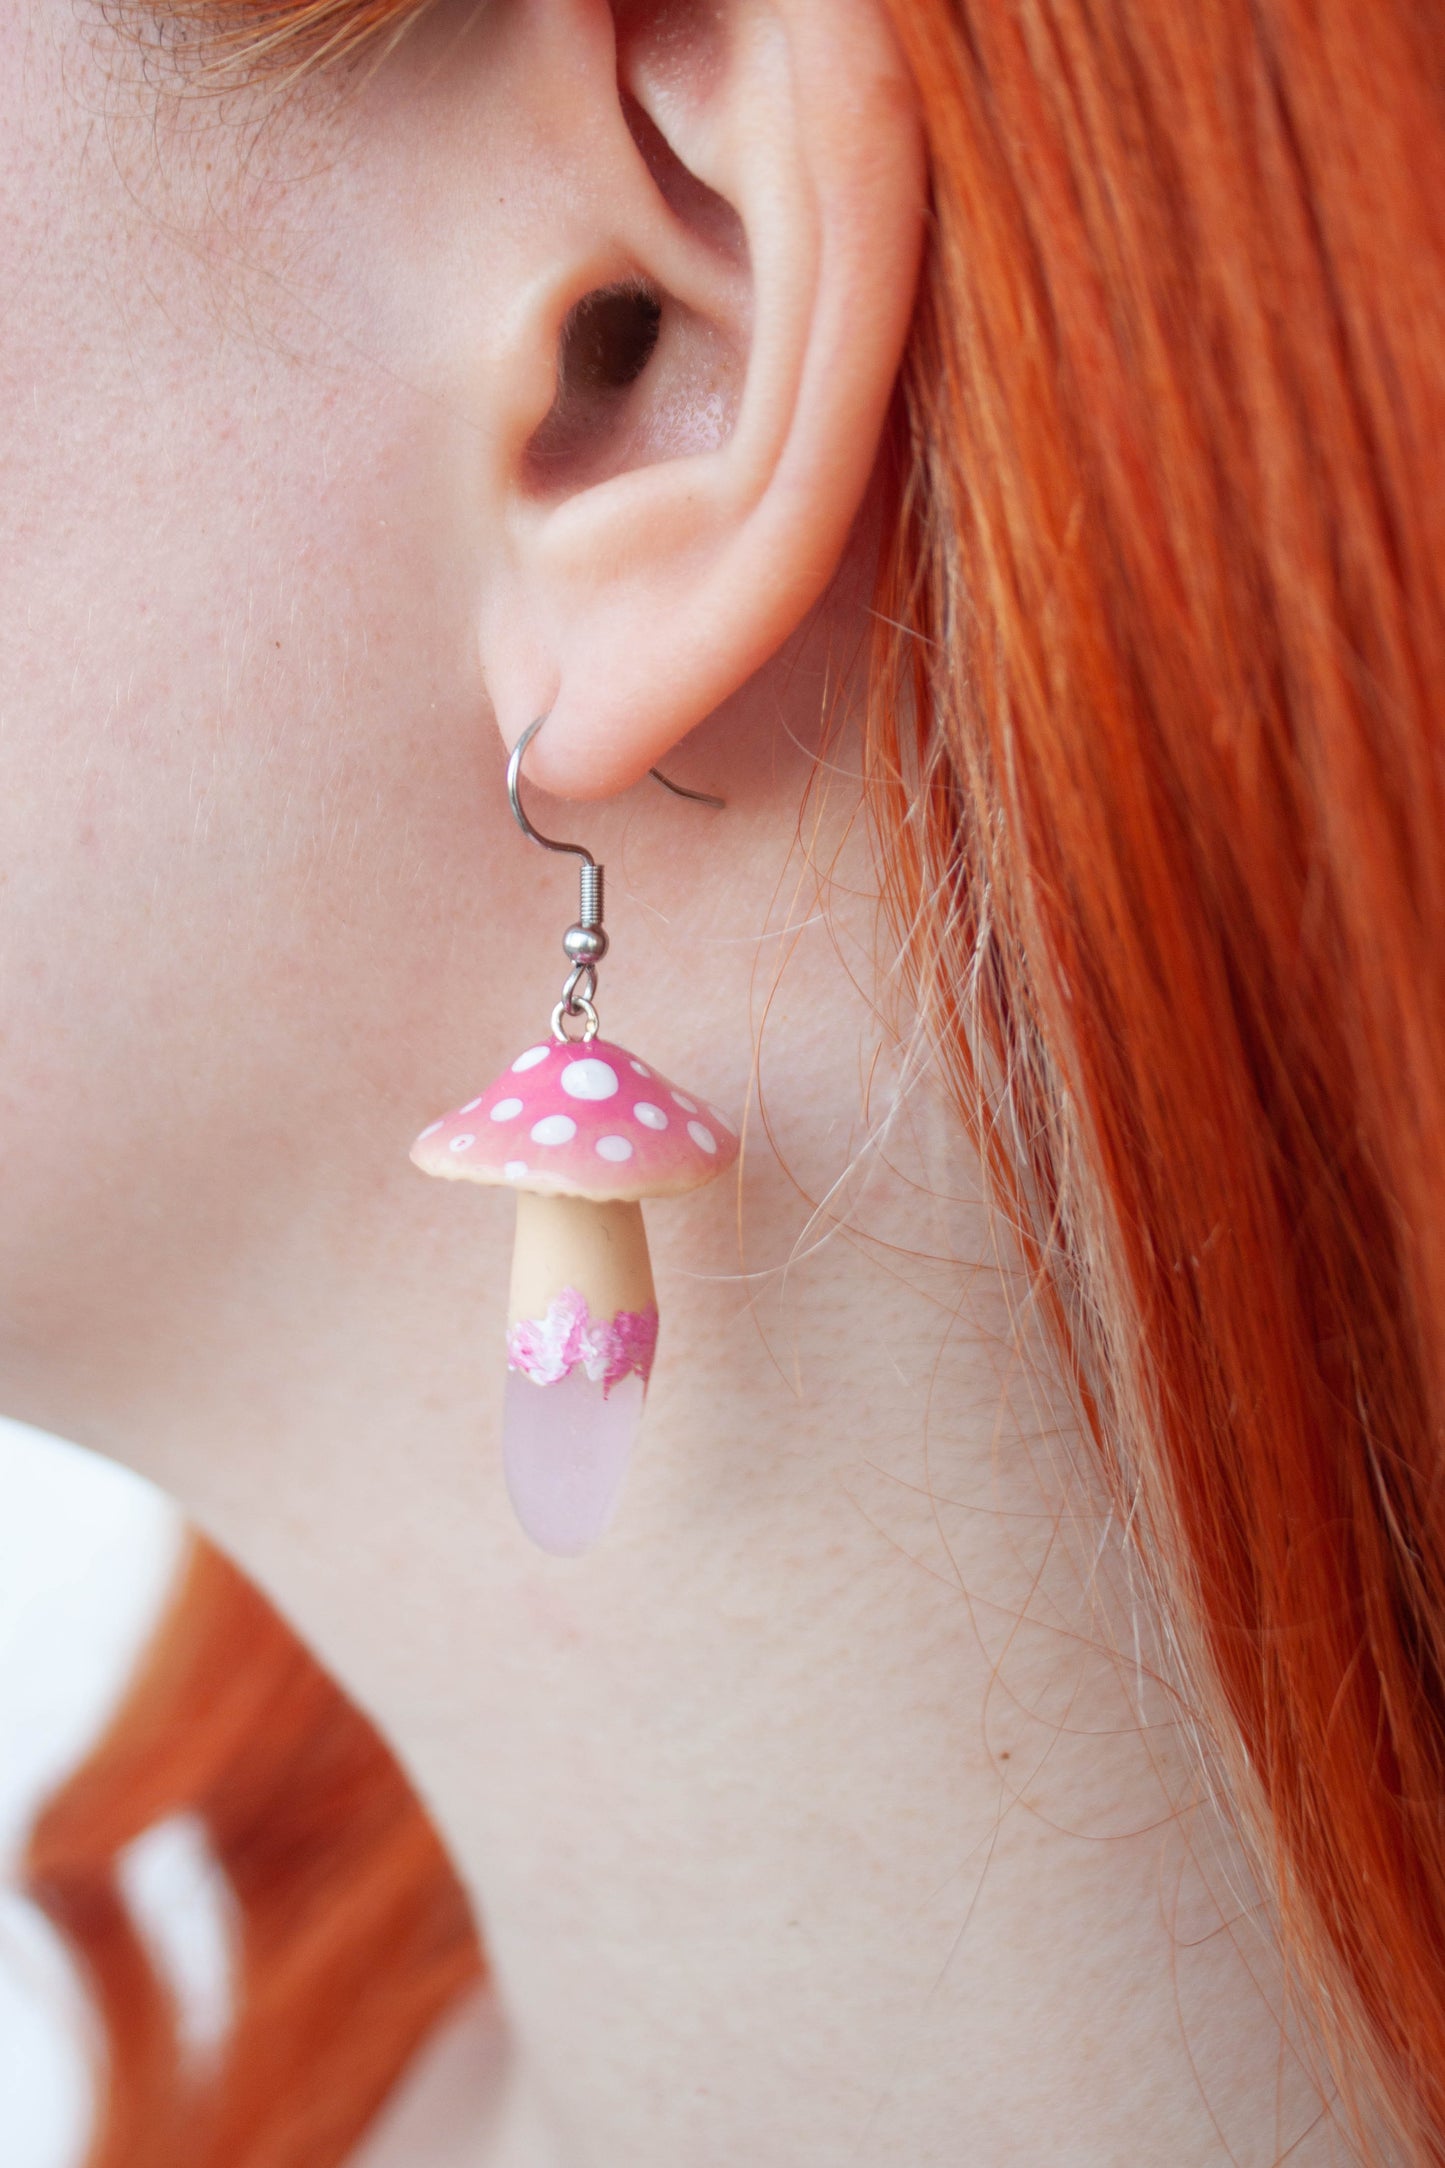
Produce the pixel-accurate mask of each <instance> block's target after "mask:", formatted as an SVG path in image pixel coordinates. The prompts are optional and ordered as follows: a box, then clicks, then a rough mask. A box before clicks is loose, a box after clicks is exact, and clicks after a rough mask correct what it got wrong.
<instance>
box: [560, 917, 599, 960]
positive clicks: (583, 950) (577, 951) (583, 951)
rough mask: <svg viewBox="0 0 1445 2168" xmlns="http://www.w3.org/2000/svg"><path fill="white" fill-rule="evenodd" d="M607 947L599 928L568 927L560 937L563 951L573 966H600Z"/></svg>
mask: <svg viewBox="0 0 1445 2168" xmlns="http://www.w3.org/2000/svg"><path fill="white" fill-rule="evenodd" d="M607 946H608V944H607V936H606V934H605V933H604V932H603V930H602V928H601V927H600V926H569V927H568V928H567V931H566V932H565V933H564V934H563V936H562V947H563V950H564V951H565V953H566V955H567V956H568V958H569V959H570V961H571V962H573V963H574V964H600V963H601V961H602V959H603V957H604V956H605V955H606V954H607Z"/></svg>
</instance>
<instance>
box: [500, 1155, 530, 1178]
mask: <svg viewBox="0 0 1445 2168" xmlns="http://www.w3.org/2000/svg"><path fill="white" fill-rule="evenodd" d="M526 1171H527V1162H526V1160H525V1159H509V1160H508V1161H507V1164H506V1166H505V1167H503V1169H502V1172H503V1174H504V1175H505V1176H506V1177H507V1180H508V1181H509V1182H520V1181H521V1179H522V1176H523V1175H524V1174H525V1173H526Z"/></svg>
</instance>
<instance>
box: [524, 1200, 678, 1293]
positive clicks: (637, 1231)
mask: <svg viewBox="0 0 1445 2168" xmlns="http://www.w3.org/2000/svg"><path fill="white" fill-rule="evenodd" d="M568 1287H574V1288H575V1289H576V1290H577V1292H578V1294H579V1295H581V1296H582V1297H583V1298H584V1299H585V1301H586V1304H587V1308H588V1311H589V1312H590V1314H591V1315H592V1317H594V1318H595V1319H597V1320H599V1321H604V1320H610V1319H612V1318H614V1317H616V1315H617V1313H618V1312H619V1310H646V1309H648V1308H649V1307H651V1306H652V1305H653V1304H655V1302H656V1300H657V1297H656V1295H655V1293H654V1292H653V1285H652V1260H651V1259H650V1257H649V1256H648V1254H647V1230H646V1229H645V1228H644V1226H643V1224H642V1207H641V1205H640V1204H635V1203H622V1202H619V1201H618V1200H616V1199H611V1200H609V1201H608V1202H607V1203H604V1204H598V1203H595V1202H594V1201H593V1200H592V1199H591V1198H589V1197H543V1196H539V1195H538V1194H537V1192H536V1191H535V1190H525V1189H524V1190H519V1191H518V1192H517V1238H516V1244H515V1247H514V1248H513V1251H512V1291H511V1297H510V1299H509V1302H508V1305H507V1322H508V1324H509V1325H520V1324H523V1323H525V1322H526V1321H528V1320H529V1319H534V1318H542V1317H545V1316H546V1314H547V1310H548V1307H549V1305H550V1304H551V1303H553V1302H554V1301H555V1300H556V1298H557V1297H558V1295H560V1294H561V1293H562V1291H563V1289H564V1288H568Z"/></svg>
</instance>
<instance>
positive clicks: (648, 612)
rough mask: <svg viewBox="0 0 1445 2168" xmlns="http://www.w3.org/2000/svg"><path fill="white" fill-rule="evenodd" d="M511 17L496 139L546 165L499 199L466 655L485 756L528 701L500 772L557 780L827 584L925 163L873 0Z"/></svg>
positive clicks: (894, 327)
mask: <svg viewBox="0 0 1445 2168" xmlns="http://www.w3.org/2000/svg"><path fill="white" fill-rule="evenodd" d="M515 34H516V36H517V37H518V38H519V39H521V40H522V41H523V43H522V45H521V46H520V47H519V48H518V52H517V54H516V55H515V56H514V60H515V62H516V65H515V66H514V71H513V73H514V80H515V81H516V83H517V84H518V85H519V86H521V90H520V94H521V95H522V96H523V97H524V98H525V99H528V100H535V101H536V102H537V117H538V127H537V129H536V130H535V132H534V133H533V134H532V135H531V136H525V135H524V136H521V137H519V139H518V140H519V141H521V142H523V143H530V144H531V145H532V146H533V147H532V148H530V149H523V150H521V151H519V152H518V156H519V158H521V159H522V160H523V161H524V162H525V161H526V160H527V159H531V160H533V161H534V162H535V163H536V164H538V165H541V166H547V167H548V168H549V169H548V170H546V171H540V170H533V171H530V172H528V171H523V172H519V173H514V174H512V175H511V176H510V177H509V181H510V192H511V194H512V197H513V203H512V206H511V207H510V208H509V207H508V206H504V207H503V215H504V216H510V217H511V218H512V219H513V222H514V228H513V232H512V235H511V246H512V248H513V250H514V251H515V255H516V263H515V270H514V275H513V291H514V296H515V302H514V306H512V307H511V308H510V309H509V310H508V311H507V312H506V320H505V323H504V325H503V326H502V327H501V328H500V329H499V331H498V334H497V335H496V336H495V337H494V338H493V339H492V340H491V341H490V342H489V346H488V352H487V355H486V357H485V361H484V363H483V364H482V366H483V368H484V371H485V377H486V381H485V383H484V385H482V386H481V387H480V388H481V390H482V393H483V396H484V398H485V400H486V403H487V408H488V414H489V430H490V432H491V433H490V437H489V441H490V444H491V447H492V449H491V454H490V457H489V459H488V460H487V462H486V471H485V474H484V477H483V480H482V488H483V492H484V495H485V498H486V502H485V504H484V506H483V508H482V509H483V520H482V528H483V531H484V533H485V535H486V537H487V541H486V544H485V547H484V551H483V578H484V592H483V594H482V597H481V600H480V608H479V617H480V625H479V632H480V640H481V660H482V668H483V672H484V676H485V680H486V684H487V688H488V692H489V694H490V696H491V699H492V702H493V706H494V708H495V711H496V715H497V719H498V723H499V726H500V728H501V731H502V735H503V737H504V739H505V740H506V742H507V744H508V745H509V746H510V745H511V744H513V743H515V741H516V739H517V737H518V736H519V735H520V734H521V732H522V731H523V730H524V729H525V728H526V726H527V724H528V723H529V722H531V721H532V720H533V719H534V718H535V717H536V716H538V715H541V714H543V713H548V715H549V720H548V725H547V729H546V730H545V732H543V733H542V736H541V737H540V738H539V739H538V740H537V741H536V743H535V745H534V746H533V748H532V750H531V751H530V752H529V754H528V772H529V774H530V775H532V777H533V778H534V780H536V781H538V782H540V783H542V784H543V785H545V786H546V787H548V788H550V789H552V790H555V791H557V792H559V793H562V794H565V795H567V796H570V797H586V796H591V795H599V794H603V793H607V792H611V791H615V790H619V789H622V788H625V787H626V786H627V785H628V784H629V783H631V782H633V781H635V780H636V779H637V778H638V777H640V776H641V775H643V774H644V773H645V771H646V770H647V769H648V768H649V767H650V766H651V765H652V764H653V763H654V762H655V761H657V760H659V759H660V758H661V757H662V755H663V754H664V753H665V751H666V750H667V748H668V747H669V746H670V745H671V744H673V743H674V742H675V741H676V740H677V739H678V738H679V737H681V736H682V735H683V734H684V733H685V732H686V731H688V730H690V729H691V728H692V727H693V726H694V725H695V724H697V723H698V722H700V721H701V720H702V719H703V717H704V716H706V715H707V714H709V713H710V712H711V711H712V710H713V709H714V708H715V707H717V706H718V705H719V704H720V703H721V702H722V701H723V700H724V699H726V698H727V697H728V695H729V694H731V693H733V692H735V691H736V690H737V688H738V687H739V686H740V685H742V684H743V683H744V682H745V681H746V680H747V679H748V678H749V677H750V676H751V675H752V673H753V672H754V671H755V670H756V669H758V668H759V667H760V666H761V665H762V663H764V662H765V661H766V660H767V659H768V657H769V656H770V655H771V654H773V653H774V652H775V651H776V649H777V648H778V647H779V646H780V645H781V644H782V642H783V641H784V640H785V639H786V638H787V637H788V635H789V634H790V633H791V632H792V631H793V630H794V629H795V627H796V626H797V625H798V624H799V623H800V621H801V620H802V619H803V617H804V616H805V615H806V613H807V612H808V611H809V610H810V608H811V607H812V606H813V605H814V604H815V603H816V601H817V600H818V598H819V597H820V595H821V594H822V592H823V590H824V589H825V587H826V586H827V584H828V582H829V580H830V578H831V577H832V575H833V572H834V571H835V569H836V567H837V565H838V562H839V560H840V558H841V556H842V553H843V550H844V548H845V545H846V543H847V539H848V535H849V532H850V529H851V527H852V524H853V521H854V518H855V515H856V514H857V512H858V509H859V507H860V504H861V503H862V500H863V497H864V494H865V491H866V489H867V485H868V481H869V477H870V474H871V472H872V469H873V465H874V462H875V459H876V455H877V449H878V443H879V438H880V434H881V431H882V426H883V421H884V417H885V414H886V411H887V406H888V402H889V397H890V393H891V390H892V386H893V382H894V378H895V376H896V372H897V368H898V363H899V359H900V356H901V353H902V348H903V342H904V339H905V336H906V333H907V327H908V321H909V317H910V313H911V308H912V302H913V295H914V289H915V284H916V279H917V266H918V259H919V253H920V248H921V238H922V226H923V213H924V204H925V193H926V182H925V169H924V159H923V151H922V139H921V133H920V128H919V122H918V117H917V109H916V102H915V97H914V92H913V87H912V84H911V80H910V78H909V76H908V74H907V71H906V69H905V67H904V65H903V62H902V60H901V57H900V55H899V53H898V50H897V47H896V45H895V43H894V40H893V37H892V33H891V30H890V27H889V24H888V19H887V16H886V13H885V10H884V6H883V0H618V4H617V5H616V6H615V7H612V6H609V5H608V0H531V5H530V7H529V8H528V9H527V11H526V17H525V22H524V21H523V19H522V18H521V17H520V16H519V18H518V21H517V26H516V31H515ZM559 97H561V98H562V99H564V101H565V108H566V124H565V129H564V130H563V131H562V132H561V133H559V132H558V128H557V109H556V102H555V101H556V100H557V99H558V98H559ZM549 146H552V147H551V148H549ZM534 206H535V207H537V208H536V209H535V210H533V209H531V208H529V207H534ZM542 207H545V209H543V208H542Z"/></svg>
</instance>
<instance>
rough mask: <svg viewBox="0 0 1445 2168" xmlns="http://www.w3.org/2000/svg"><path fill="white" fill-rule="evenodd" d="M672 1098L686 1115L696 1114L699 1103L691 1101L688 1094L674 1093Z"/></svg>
mask: <svg viewBox="0 0 1445 2168" xmlns="http://www.w3.org/2000/svg"><path fill="white" fill-rule="evenodd" d="M672 1097H673V1103H674V1105H676V1106H679V1107H681V1108H682V1111H683V1113H684V1114H696V1112H697V1101H696V1100H695V1099H689V1098H688V1096H687V1093H686V1092H674V1093H673V1095H672Z"/></svg>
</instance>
